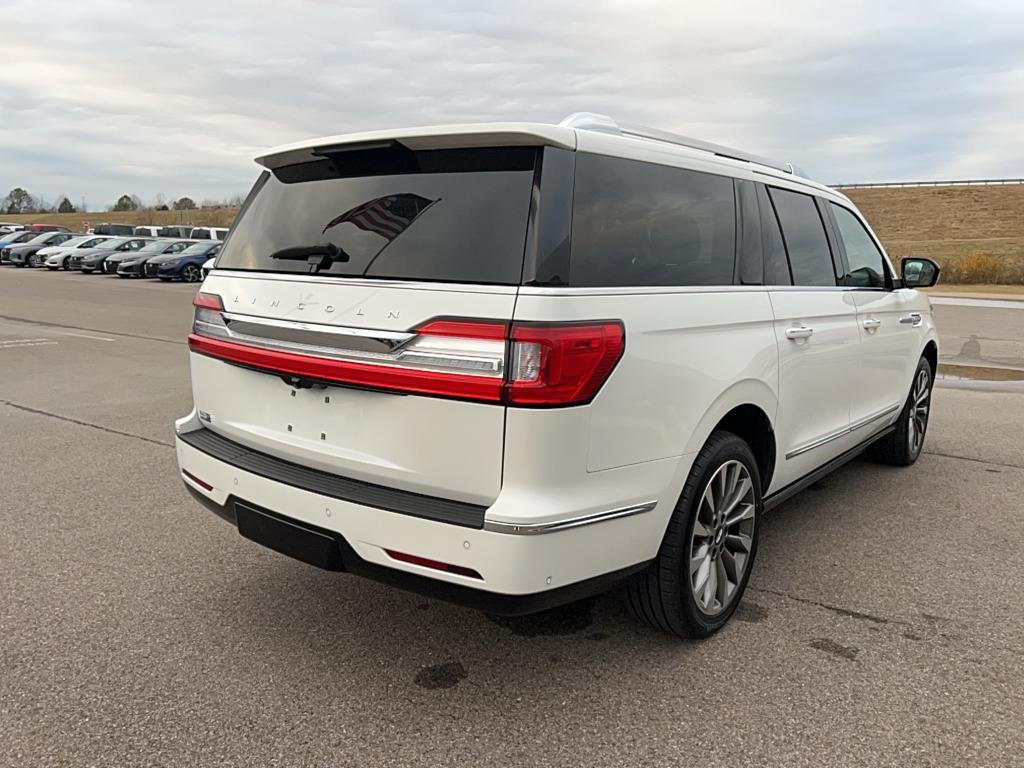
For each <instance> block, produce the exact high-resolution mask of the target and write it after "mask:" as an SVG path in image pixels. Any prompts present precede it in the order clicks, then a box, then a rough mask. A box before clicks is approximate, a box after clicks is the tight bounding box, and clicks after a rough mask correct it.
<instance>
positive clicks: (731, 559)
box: [722, 549, 743, 584]
mask: <svg viewBox="0 0 1024 768" xmlns="http://www.w3.org/2000/svg"><path fill="white" fill-rule="evenodd" d="M737 561H738V562H737ZM722 564H723V565H724V566H725V571H726V573H727V574H728V575H729V581H731V582H732V583H733V584H739V583H740V577H741V576H742V575H743V570H742V569H743V561H742V560H741V559H739V558H738V557H737V556H736V555H734V554H733V553H732V552H730V551H729V550H728V549H725V550H723V551H722Z"/></svg>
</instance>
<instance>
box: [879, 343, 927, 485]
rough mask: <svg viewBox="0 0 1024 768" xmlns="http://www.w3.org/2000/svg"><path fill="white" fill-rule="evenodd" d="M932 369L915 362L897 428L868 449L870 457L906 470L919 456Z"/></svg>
mask: <svg viewBox="0 0 1024 768" xmlns="http://www.w3.org/2000/svg"><path fill="white" fill-rule="evenodd" d="M932 385H933V376H932V366H931V363H929V362H928V361H927V360H926V359H925V358H923V357H922V358H921V359H920V360H919V361H918V363H917V370H916V371H914V382H913V384H911V386H910V394H909V395H908V396H907V401H906V402H905V403H904V404H903V410H902V411H900V417H899V420H898V421H897V422H896V429H895V430H893V431H892V432H890V433H889V434H888V435H886V436H885V437H883V438H882V439H881V440H879V441H878V442H877V443H875V444H874V445H872V446H871V455H872V456H873V457H874V458H875V459H877V460H878V461H881V462H883V463H884V464H894V465H896V466H898V467H909V466H910V465H911V464H913V463H914V462H915V461H917V459H918V457H919V456H920V455H921V450H922V449H923V448H924V438H925V434H926V433H927V432H928V417H929V416H930V415H931V406H932Z"/></svg>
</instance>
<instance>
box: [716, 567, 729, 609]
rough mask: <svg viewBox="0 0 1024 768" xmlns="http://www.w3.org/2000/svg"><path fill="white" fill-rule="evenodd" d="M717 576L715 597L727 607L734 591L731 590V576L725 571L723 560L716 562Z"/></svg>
mask: <svg viewBox="0 0 1024 768" xmlns="http://www.w3.org/2000/svg"><path fill="white" fill-rule="evenodd" d="M715 576H716V583H715V587H717V589H716V590H715V597H716V598H718V602H719V603H720V604H721V605H725V604H726V602H727V601H728V598H729V593H730V592H731V591H732V590H731V589H730V588H729V574H728V573H727V572H726V570H725V563H724V562H723V561H722V558H718V560H716V561H715Z"/></svg>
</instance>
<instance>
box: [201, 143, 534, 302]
mask: <svg viewBox="0 0 1024 768" xmlns="http://www.w3.org/2000/svg"><path fill="white" fill-rule="evenodd" d="M535 157H536V151H535V150H533V149H530V148H513V149H481V150H431V151H421V152H411V151H409V150H407V149H405V148H403V147H400V146H398V147H390V148H387V149H384V150H380V151H375V150H365V151H354V152H339V153H337V154H336V155H329V156H328V157H327V159H325V160H323V161H318V162H313V163H306V164H303V165H299V166H289V167H286V168H281V169H278V170H277V171H276V172H275V174H273V175H269V176H267V177H264V178H265V183H262V186H261V185H260V182H257V188H256V189H255V190H254V192H253V193H252V194H251V195H250V198H249V199H248V200H247V203H246V207H245V208H244V209H243V213H242V215H241V216H240V218H239V220H238V221H237V222H236V224H235V226H234V227H233V228H232V230H231V236H230V237H229V238H228V239H227V241H226V242H225V247H224V250H223V251H222V253H221V255H220V258H219V260H218V262H217V267H218V269H243V270H263V271H274V272H298V273H307V272H310V271H315V270H317V269H319V271H318V274H320V275H336V276H338V277H342V278H344V277H371V278H385V279H404V280H437V281H446V282H461V283H488V284H506V285H517V284H519V282H520V280H521V278H522V270H523V252H524V248H525V241H526V227H527V220H528V218H529V211H530V202H531V198H532V190H533V166H534V159H535Z"/></svg>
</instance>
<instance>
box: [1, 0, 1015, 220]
mask: <svg viewBox="0 0 1024 768" xmlns="http://www.w3.org/2000/svg"><path fill="white" fill-rule="evenodd" d="M0 8H2V9H3V13H2V16H3V19H4V20H3V36H2V37H0V54H2V57H0V62H2V63H0V197H2V196H3V195H5V194H6V193H7V191H8V190H9V189H10V188H11V187H13V186H15V185H19V186H23V187H25V188H27V189H28V190H29V191H30V192H32V193H33V194H36V195H42V196H43V197H44V198H46V199H48V200H53V199H54V198H55V197H56V196H57V195H58V194H67V195H68V196H70V197H71V198H72V200H73V201H74V202H75V203H76V204H77V203H78V202H79V201H80V200H81V199H82V198H83V197H84V198H85V199H86V201H87V203H88V204H89V206H90V207H99V206H105V205H109V204H110V203H112V202H113V200H114V199H115V198H116V197H117V196H119V195H121V194H123V193H133V194H137V195H139V196H140V197H142V198H143V199H144V200H146V201H147V202H148V201H150V200H152V198H153V197H154V196H155V195H156V194H157V193H163V194H164V195H165V196H167V197H169V198H173V197H177V196H180V195H184V194H187V195H190V196H192V197H194V198H196V199H197V200H200V199H202V198H223V197H226V196H230V195H234V194H237V193H244V192H245V191H246V190H247V188H248V186H249V185H250V184H251V182H252V180H253V178H254V177H255V175H256V167H255V166H254V165H253V163H252V161H251V158H252V157H253V156H254V155H256V154H257V153H259V152H260V151H261V150H262V149H264V148H266V147H268V146H273V145H275V144H280V143H284V142H289V141H294V140H297V139H302V138H307V137H311V136H317V135H325V134H336V133H344V132H347V131H350V130H363V129H372V128H386V127H395V126H403V125H424V124H431V123H445V122H460V121H480V120H494V119H501V120H508V119H513V120H515V119H524V120H542V121H554V122H557V121H558V120H559V119H561V118H562V117H563V116H564V115H566V114H568V113H570V112H574V111H577V110H587V111H594V112H604V113H607V114H610V115H612V116H615V117H617V118H619V119H620V120H622V121H623V122H634V123H646V124H649V125H654V126H657V127H661V128H666V129H670V130H676V131H679V132H681V133H687V134H689V135H693V136H697V137H701V138H705V139H708V140H711V141H717V142H719V143H723V144H731V145H736V146H740V147H743V148H744V149H748V150H750V151H754V152H759V153H761V154H765V155H771V156H775V157H778V158H780V159H784V160H791V161H793V162H795V163H797V164H798V165H801V166H803V168H804V169H805V170H806V171H808V173H810V175H812V176H813V177H815V178H817V179H820V180H822V181H825V182H826V183H835V182H854V181H880V180H905V179H935V178H963V177H969V176H975V177H1004V176H1024V46H1022V42H1024V2H1021V0H1006V1H1005V2H986V1H985V0H973V1H971V2H962V3H954V2H943V0H931V2H909V1H906V0H885V2H852V1H851V2H834V1H833V2H827V1H826V0H815V1H814V2H785V1H783V0H774V2H764V0H757V1H756V2H749V3H748V2H730V0H718V1H717V2H690V1H689V0H675V1H674V2H673V1H671V0H666V2H662V3H646V2H637V1H635V0H634V1H633V2H625V1H623V2H594V1H591V2H586V3H583V2H579V3H563V2H559V1H558V0H542V1H539V2H535V1H534V0H516V1H515V2H503V3H488V2H483V0H481V1H480V2H472V1H468V0H467V1H465V2H464V1H463V0H431V2H429V3H424V2H394V3H389V2H386V1H383V0H381V1H380V2H374V3H346V2H341V1H340V0H337V1H334V0H288V1H287V2H279V3H274V4H269V3H256V2H225V1H222V0H204V2H193V1H192V0H175V1H174V2H166V1H165V2H161V3H159V4H157V3H154V2H152V1H151V0H123V1H118V0H47V1H46V2H45V3H40V2H39V0H3V2H2V3H0Z"/></svg>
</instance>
